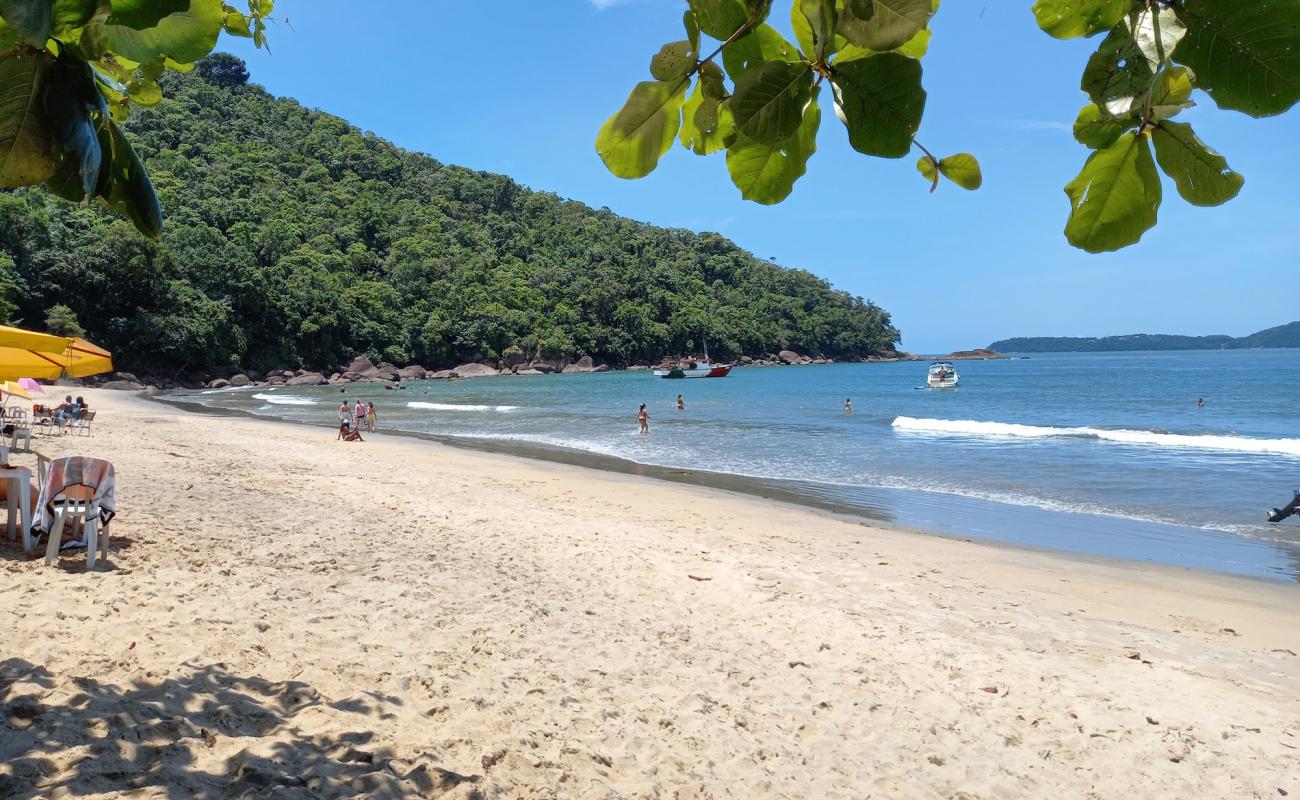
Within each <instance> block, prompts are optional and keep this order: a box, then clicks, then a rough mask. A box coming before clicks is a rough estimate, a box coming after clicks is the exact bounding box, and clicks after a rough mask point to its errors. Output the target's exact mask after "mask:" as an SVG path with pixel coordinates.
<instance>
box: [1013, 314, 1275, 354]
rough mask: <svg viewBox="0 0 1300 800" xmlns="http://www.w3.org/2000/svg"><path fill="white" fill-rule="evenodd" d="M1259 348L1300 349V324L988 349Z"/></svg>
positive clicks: (1051, 339) (1028, 340) (1031, 339)
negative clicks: (1246, 331) (1234, 332)
mask: <svg viewBox="0 0 1300 800" xmlns="http://www.w3.org/2000/svg"><path fill="white" fill-rule="evenodd" d="M1259 347H1300V321H1297V322H1292V323H1289V324H1287V325H1278V326H1277V327H1275V328H1268V329H1266V330H1262V331H1259V332H1258V333H1252V334H1251V335H1249V336H1240V337H1233V336H1175V335H1171V334H1165V333H1132V334H1129V335H1127V336H1101V337H1088V336H1022V337H1019V338H1015V339H1001V340H999V341H996V342H994V343H993V344H991V345H989V346H988V349H989V350H996V351H997V352H999V353H1099V352H1114V351H1121V350H1247V349H1252V348H1259Z"/></svg>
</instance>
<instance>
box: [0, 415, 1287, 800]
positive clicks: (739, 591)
mask: <svg viewBox="0 0 1300 800" xmlns="http://www.w3.org/2000/svg"><path fill="white" fill-rule="evenodd" d="M87 397H88V400H89V401H90V404H91V407H93V408H96V409H97V411H98V412H99V418H98V419H97V420H96V429H95V431H94V432H93V434H92V435H91V436H90V437H72V436H64V437H50V438H48V439H47V438H41V439H38V441H37V449H39V450H41V451H43V452H46V453H47V454H49V455H61V454H65V453H70V452H89V453H93V454H99V455H104V456H106V457H109V458H111V459H112V460H113V462H114V463H115V465H116V466H117V469H118V492H117V496H118V518H117V519H116V520H115V521H114V522H113V528H114V530H113V536H112V547H111V550H110V553H109V557H108V559H106V560H105V561H102V562H101V563H100V565H99V566H97V568H96V569H95V570H94V571H91V572H87V571H86V570H85V566H84V555H81V554H67V555H63V556H61V557H60V559H59V561H58V562H57V564H56V566H51V567H46V566H45V565H44V563H43V558H42V557H40V556H39V555H35V556H29V555H24V554H23V553H22V552H21V548H18V547H14V546H13V545H12V544H10V543H9V542H7V541H6V542H5V543H4V544H3V545H0V575H3V580H0V600H2V602H0V624H2V625H5V626H6V628H5V629H6V630H8V631H11V632H12V633H11V635H10V638H9V639H8V640H7V641H8V642H9V647H7V652H6V653H5V654H4V655H3V656H0V708H2V709H4V710H5V711H6V713H5V714H3V715H0V734H2V735H0V794H4V795H5V796H12V797H15V798H23V799H24V800H27V799H30V800H35V798H37V797H45V796H49V795H51V794H55V795H58V794H60V793H62V792H68V793H71V794H77V795H101V796H107V795H113V794H116V793H122V792H128V791H133V790H134V791H135V792H137V793H138V794H139V796H145V797H163V796H182V795H189V796H249V797H252V796H263V795H265V794H267V793H270V792H272V791H283V792H289V793H298V792H311V793H314V794H317V795H321V796H335V795H340V794H347V793H356V792H362V793H369V794H372V795H383V796H391V797H427V796H433V797H451V798H460V799H461V800H468V798H470V797H476V796H490V797H502V798H520V799H522V798H531V797H547V796H554V797H566V798H567V797H575V798H602V799H603V798H611V797H615V796H620V797H637V798H641V797H646V798H649V797H674V796H675V797H679V798H705V797H716V798H727V797H734V798H768V797H773V798H775V797H807V796H819V797H827V798H834V799H835V800H840V799H841V798H843V800H849V798H854V800H856V799H857V798H861V797H864V796H868V795H876V796H889V797H909V798H910V797H918V798H919V797H935V796H939V797H957V796H961V794H962V793H964V795H965V796H966V797H970V798H990V800H991V798H994V797H1012V796H1014V797H1040V796H1045V795H1048V794H1052V793H1057V794H1063V795H1068V796H1083V795H1085V794H1089V795H1091V796H1095V797H1097V798H1103V799H1104V800H1110V798H1115V799H1116V800H1118V799H1119V798H1126V797H1131V796H1132V795H1133V792H1134V791H1148V792H1156V791H1159V792H1161V793H1167V794H1171V795H1173V794H1177V795H1180V796H1188V797H1206V798H1210V797H1214V798H1218V797H1228V796H1251V794H1252V793H1256V794H1259V795H1260V796H1271V795H1276V794H1277V790H1278V789H1283V790H1285V791H1287V792H1296V791H1300V779H1298V778H1297V777H1296V776H1300V751H1298V750H1296V749H1293V748H1294V747H1295V746H1297V745H1300V700H1297V699H1296V698H1297V697H1300V656H1297V655H1296V653H1298V652H1300V603H1297V600H1298V599H1300V589H1297V587H1294V586H1288V585H1285V584H1280V583H1274V582H1264V581H1256V580H1250V579H1246V578H1239V577H1233V576H1223V575H1215V574H1210V573H1202V572H1198V571H1192V570H1175V569H1168V568H1159V567H1156V568H1152V567H1147V566H1143V565H1136V564H1114V563H1102V562H1101V561H1100V560H1097V561H1093V560H1089V559H1079V558H1073V557H1065V556H1061V555H1057V554H1049V553H1042V552H1036V551H1031V550H1029V549H1025V548H1015V547H1008V546H1000V545H989V544H985V543H982V542H965V541H959V540H954V539H948V538H943V537H936V536H920V535H916V534H912V533H905V532H899V531H893V530H886V529H882V528H879V527H872V526H869V525H865V524H862V523H858V522H849V521H845V520H843V519H837V518H835V517H834V516H832V515H830V514H827V513H825V512H819V511H814V510H809V509H806V508H801V507H796V506H792V505H788V504H783V503H780V502H776V501H763V500H755V499H753V498H749V497H742V496H738V495H735V494H730V493H727V492H724V491H721V490H716V489H709V488H702V487H693V486H684V485H675V484H672V483H668V482H663V481H647V480H644V479H643V478H641V477H639V476H633V475H624V474H616V473H610V472H605V471H600V470H592V469H586V468H583V467H578V466H568V465H561V464H554V463H548V462H540V461H535V460H531V459H525V458H522V457H517V456H506V455H500V454H486V453H478V452H471V451H468V450H464V449H461V448H455V447H446V446H437V445H431V444H430V443H428V442H424V441H418V440H415V439H410V438H407V437H401V436H385V435H378V436H376V437H375V438H374V439H373V440H371V439H369V438H368V439H367V442H366V443H365V445H364V446H360V445H351V444H344V443H339V442H335V441H334V440H333V434H332V433H331V432H330V430H329V429H328V428H316V427H310V426H305V425H298V424H287V423H282V424H276V421H273V420H263V419H242V418H238V417H233V416H222V417H218V416H213V415H205V414H194V413H191V412H189V411H186V410H183V409H179V408H175V407H174V406H169V405H166V404H160V403H157V402H148V401H146V400H145V399H143V398H133V397H123V396H121V395H120V394H114V393H112V392H95V393H94V395H93V396H92V395H91V394H89V393H87ZM17 458H18V459H19V460H20V463H23V462H22V461H21V459H23V458H25V457H23V456H18V457H17ZM702 508H707V509H708V511H709V512H710V513H709V514H708V515H706V516H702V515H701V514H700V513H699V512H700V510H701V509H702Z"/></svg>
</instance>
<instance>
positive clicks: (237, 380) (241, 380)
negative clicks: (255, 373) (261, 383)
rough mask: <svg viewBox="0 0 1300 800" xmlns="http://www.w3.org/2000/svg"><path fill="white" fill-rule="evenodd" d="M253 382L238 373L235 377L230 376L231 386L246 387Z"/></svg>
mask: <svg viewBox="0 0 1300 800" xmlns="http://www.w3.org/2000/svg"><path fill="white" fill-rule="evenodd" d="M252 382H253V379H252V378H250V377H248V376H247V375H245V374H244V373H242V372H240V373H238V374H237V375H232V376H230V385H231V386H247V385H249V384H250V383H252Z"/></svg>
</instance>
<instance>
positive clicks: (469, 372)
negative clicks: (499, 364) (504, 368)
mask: <svg viewBox="0 0 1300 800" xmlns="http://www.w3.org/2000/svg"><path fill="white" fill-rule="evenodd" d="M452 371H453V372H455V373H456V377H458V378H482V377H485V376H487V375H497V374H499V373H498V372H497V370H496V368H495V367H489V366H488V365H487V364H473V363H471V364H461V365H460V366H459V367H456V369H454V370H452Z"/></svg>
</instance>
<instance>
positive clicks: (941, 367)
mask: <svg viewBox="0 0 1300 800" xmlns="http://www.w3.org/2000/svg"><path fill="white" fill-rule="evenodd" d="M957 380H958V378H957V368H956V367H954V366H953V365H952V364H950V363H948V362H947V361H936V362H934V363H933V364H931V365H930V374H929V375H928V376H927V377H926V379H925V385H926V386H929V387H930V388H931V389H956V388H957Z"/></svg>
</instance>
